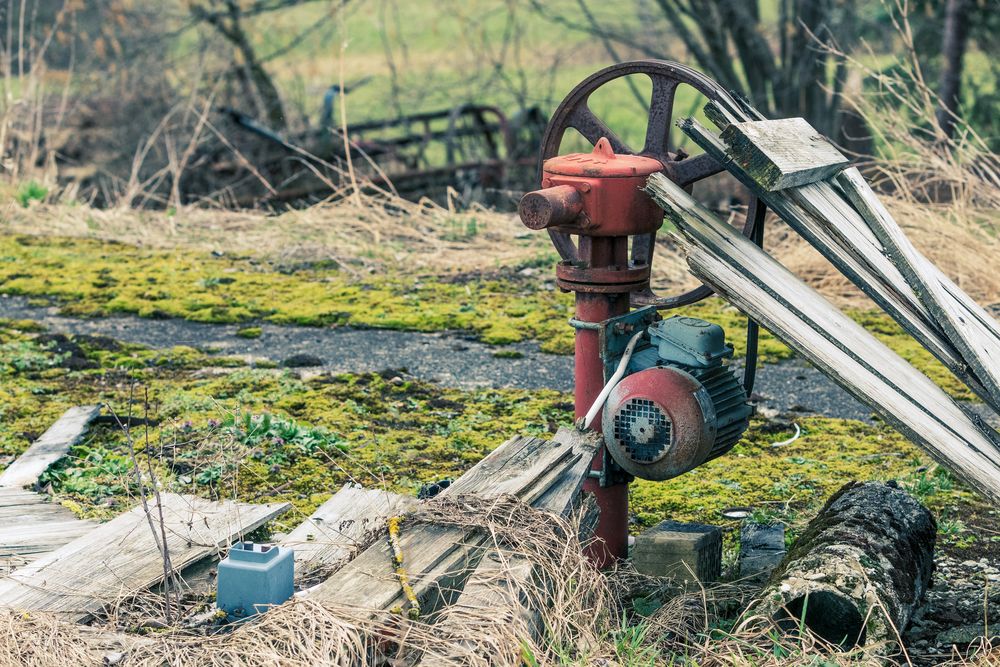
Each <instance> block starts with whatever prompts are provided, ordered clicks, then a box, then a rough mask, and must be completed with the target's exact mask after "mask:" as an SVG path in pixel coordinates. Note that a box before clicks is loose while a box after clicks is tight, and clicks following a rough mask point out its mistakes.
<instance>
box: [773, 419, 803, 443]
mask: <svg viewBox="0 0 1000 667" xmlns="http://www.w3.org/2000/svg"><path fill="white" fill-rule="evenodd" d="M792 426H794V427H795V435H793V436H792V437H790V438H789V439H788V440H782V441H781V442H772V443H771V446H772V447H784V446H785V445H790V444H792V443H793V442H795V441H796V440H798V439H799V436H800V435H802V429H800V428H799V425H798V424H796V423H793V424H792Z"/></svg>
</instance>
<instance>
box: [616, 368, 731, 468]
mask: <svg viewBox="0 0 1000 667" xmlns="http://www.w3.org/2000/svg"><path fill="white" fill-rule="evenodd" d="M601 421H602V426H603V430H604V442H605V445H606V446H607V448H608V452H609V453H610V454H611V456H612V458H614V460H615V461H616V462H617V463H618V465H620V466H621V467H622V468H624V469H625V470H626V471H627V472H629V473H631V474H633V475H635V476H636V477H640V478H642V479H649V480H655V481H661V480H665V479H671V478H673V477H677V476H678V475H680V474H682V473H685V472H687V471H688V470H690V469H692V468H694V467H695V466H697V465H699V464H700V463H702V462H703V461H705V459H707V458H708V456H709V454H710V453H711V452H712V446H713V444H714V443H715V436H716V428H717V426H716V415H715V407H714V405H713V402H712V397H711V396H710V395H709V392H708V390H706V389H705V387H704V386H703V385H702V384H701V382H699V381H698V380H696V379H695V378H694V377H693V376H691V375H690V374H688V373H686V372H684V371H682V370H680V369H678V368H647V369H646V370H642V371H639V372H637V373H633V374H631V375H629V376H627V377H625V378H624V379H623V380H622V381H621V382H619V383H618V384H617V385H616V386H615V388H614V389H612V390H611V393H610V394H609V395H608V400H607V402H606V403H605V404H604V413H603V415H602V420H601Z"/></svg>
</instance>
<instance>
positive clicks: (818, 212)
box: [680, 99, 1000, 411]
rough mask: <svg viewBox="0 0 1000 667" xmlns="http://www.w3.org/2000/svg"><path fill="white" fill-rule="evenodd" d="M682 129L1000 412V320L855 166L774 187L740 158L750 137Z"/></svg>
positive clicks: (689, 126) (727, 106)
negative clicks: (916, 238)
mask: <svg viewBox="0 0 1000 667" xmlns="http://www.w3.org/2000/svg"><path fill="white" fill-rule="evenodd" d="M706 114H707V115H708V116H709V117H710V118H712V119H713V121H714V122H715V123H716V124H717V125H719V126H720V127H721V128H723V134H722V137H723V139H724V138H725V137H726V136H728V135H727V131H728V130H729V128H730V127H731V126H732V125H733V124H737V123H738V124H741V125H754V124H756V123H754V122H748V121H755V120H758V121H759V118H760V115H759V113H758V112H757V111H756V110H754V109H752V108H751V107H749V106H747V105H745V104H742V103H738V102H736V101H734V100H731V99H728V100H727V99H721V100H718V101H717V102H714V103H710V104H709V105H708V106H707V107H706ZM680 126H681V129H682V130H683V131H684V132H685V133H686V134H687V135H688V136H689V137H691V138H692V139H693V140H694V141H695V143H697V144H698V145H699V146H700V147H702V148H703V149H704V150H705V152H706V153H707V154H709V155H711V156H712V157H713V158H715V159H716V160H718V161H719V162H720V163H721V164H723V165H724V166H725V168H726V169H727V170H728V171H729V172H730V173H732V174H733V175H734V176H735V177H736V178H737V179H739V180H740V181H741V182H742V183H743V184H744V185H746V186H747V187H748V188H749V189H750V190H751V191H752V192H753V193H754V194H756V195H757V196H758V197H760V198H761V199H762V200H763V201H764V202H765V203H766V204H767V205H768V207H769V208H771V209H772V210H773V211H774V212H775V213H777V214H778V215H779V216H781V218H782V219H783V220H784V221H785V222H787V223H788V225H789V226H790V227H791V228H792V229H794V230H795V231H797V232H798V233H799V234H800V235H801V236H802V237H803V238H805V239H806V240H807V241H809V242H810V243H811V244H812V245H813V246H814V247H815V248H816V249H817V250H819V252H820V253H822V254H823V255H824V256H825V257H826V258H827V259H829V260H830V262H831V263H832V264H833V265H834V266H835V267H836V268H837V269H838V270H839V271H840V272H841V273H843V274H844V275H845V276H847V277H848V278H849V279H850V280H851V281H852V282H853V283H854V284H855V285H857V286H858V287H859V288H860V289H861V290H862V291H863V292H864V293H865V294H867V295H868V296H869V297H871V299H872V300H873V301H874V302H875V303H876V304H877V305H878V306H879V307H880V308H882V309H883V310H884V311H885V312H886V313H888V314H889V315H891V316H892V318H893V319H895V320H896V322H898V323H899V325H900V326H902V327H903V329H904V330H906V331H907V332H908V333H910V334H911V335H912V336H913V337H914V338H915V339H916V340H917V341H919V342H920V343H921V344H922V345H923V346H924V347H925V348H926V349H927V350H928V351H929V352H931V354H933V355H934V356H935V357H936V358H937V359H938V360H939V361H941V363H943V364H944V365H945V366H946V367H947V368H948V369H949V370H950V371H951V372H952V373H954V374H955V376H956V377H958V378H959V379H961V380H962V381H963V382H965V383H966V384H967V385H968V386H969V388H970V389H972V391H973V392H975V393H976V394H977V395H978V396H979V398H980V399H982V401H983V402H984V403H986V404H987V405H989V406H990V407H991V408H992V409H993V410H994V411H1000V326H998V324H997V322H996V321H995V320H994V319H993V318H992V317H990V315H989V314H988V313H986V311H985V310H984V309H983V308H981V307H980V306H979V305H978V304H976V303H975V301H974V300H973V299H971V298H970V297H969V296H968V295H967V294H965V293H964V292H963V291H962V290H961V289H960V288H958V286H956V285H955V284H954V283H953V282H952V281H951V280H949V279H948V278H947V277H946V276H944V274H943V273H942V272H941V271H940V270H939V269H938V268H937V267H935V266H933V265H932V264H931V263H930V261H929V260H927V259H926V258H925V257H924V256H923V255H921V254H920V253H919V252H918V251H917V250H916V249H915V248H913V246H912V245H911V244H910V243H909V241H908V240H907V239H906V237H905V235H904V234H903V232H902V230H901V229H900V228H899V226H898V225H897V224H896V222H895V221H894V220H893V219H892V217H891V216H890V215H889V213H888V211H886V209H885V208H884V206H882V204H881V202H879V200H878V197H876V196H875V194H874V193H873V192H872V191H871V189H870V188H869V187H868V186H867V184H866V183H864V180H863V179H862V178H861V175H860V174H859V173H857V171H856V170H854V169H848V170H847V171H845V172H843V173H842V174H841V175H840V176H839V177H838V178H837V179H836V181H833V180H832V179H831V180H827V181H820V182H815V183H809V184H807V185H804V186H802V187H794V188H789V189H786V190H781V191H777V192H775V191H770V190H769V189H768V187H767V186H766V184H765V183H761V182H758V181H757V179H756V178H755V175H754V174H753V173H751V172H750V171H748V170H747V169H745V168H744V167H743V166H742V165H743V163H745V162H746V161H747V159H748V155H746V153H747V151H748V150H749V149H748V148H747V147H746V145H745V144H733V145H727V144H724V143H723V141H722V140H720V139H719V137H717V136H716V135H715V134H713V133H712V132H710V131H709V130H707V129H706V128H704V127H703V126H701V125H700V124H699V123H698V122H697V121H695V120H693V119H686V120H684V121H682V122H681V123H680Z"/></svg>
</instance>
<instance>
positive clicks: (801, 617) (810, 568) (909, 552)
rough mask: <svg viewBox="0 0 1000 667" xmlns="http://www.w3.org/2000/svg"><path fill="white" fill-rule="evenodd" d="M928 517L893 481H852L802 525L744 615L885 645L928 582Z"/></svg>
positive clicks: (846, 641) (835, 639)
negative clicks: (801, 528) (758, 595)
mask: <svg viewBox="0 0 1000 667" xmlns="http://www.w3.org/2000/svg"><path fill="white" fill-rule="evenodd" d="M936 534H937V526H936V524H935V521H934V517H933V516H932V515H931V513H930V512H929V511H928V510H927V508H926V507H924V506H923V505H921V504H920V503H919V502H918V501H916V500H914V499H913V498H912V497H911V496H910V495H909V494H907V493H906V492H905V491H903V490H902V489H900V488H899V487H898V486H896V484H895V483H894V482H890V483H888V484H884V483H881V482H867V483H863V484H861V483H857V482H851V483H849V484H847V485H845V486H844V487H843V488H841V489H840V490H839V491H838V492H837V493H835V494H834V495H833V497H832V498H830V500H829V501H828V502H827V504H826V506H825V507H824V508H823V509H822V510H821V511H820V513H819V514H818V515H817V516H816V518H815V519H813V520H812V521H811V522H810V523H809V525H808V526H807V527H806V530H805V532H804V533H803V534H802V536H801V537H800V538H799V539H798V541H797V542H796V544H795V546H794V547H792V549H791V551H789V553H788V556H787V557H786V558H785V560H784V562H783V563H782V566H781V567H780V568H779V569H778V571H777V572H778V573H777V574H776V575H775V576H774V577H772V578H771V581H770V583H769V584H768V585H767V587H765V589H764V592H763V594H762V597H761V599H760V600H758V601H757V602H755V603H754V604H753V605H751V608H750V610H749V611H748V613H750V614H756V615H763V616H766V617H769V618H773V619H774V620H776V621H777V622H778V624H779V626H780V627H782V628H785V629H786V630H788V631H794V630H795V629H797V628H798V627H799V626H800V624H803V623H804V625H805V626H806V627H808V628H809V629H810V630H811V631H812V632H813V633H814V634H816V635H818V636H820V637H822V638H823V639H825V640H827V641H829V642H830V643H832V644H839V645H841V646H843V647H845V648H849V647H853V646H858V645H860V646H864V645H866V644H870V645H873V646H874V647H875V649H874V650H875V651H877V652H885V651H888V649H889V647H890V646H891V643H892V641H893V640H894V639H895V638H896V633H897V632H902V631H903V629H904V628H905V627H906V625H907V623H909V621H910V618H911V617H912V615H913V612H914V611H915V609H916V607H917V605H918V604H919V603H920V601H921V599H922V598H923V595H924V592H925V591H926V590H927V586H928V584H929V582H930V577H931V570H932V569H933V564H934V539H935V536H936Z"/></svg>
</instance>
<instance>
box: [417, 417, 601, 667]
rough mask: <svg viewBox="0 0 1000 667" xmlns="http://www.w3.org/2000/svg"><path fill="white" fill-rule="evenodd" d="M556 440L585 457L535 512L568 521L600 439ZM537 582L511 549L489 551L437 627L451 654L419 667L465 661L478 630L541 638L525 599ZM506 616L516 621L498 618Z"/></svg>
mask: <svg viewBox="0 0 1000 667" xmlns="http://www.w3.org/2000/svg"><path fill="white" fill-rule="evenodd" d="M554 440H556V441H558V442H560V443H562V444H563V445H566V446H569V447H572V448H573V449H574V451H575V452H577V453H579V454H580V456H579V457H577V461H576V463H574V464H573V465H572V466H570V467H569V468H567V469H566V471H565V473H564V474H563V476H562V479H561V480H560V483H558V484H556V485H555V486H553V487H552V489H550V490H549V491H548V492H546V493H545V494H543V495H542V496H541V497H539V499H538V500H537V501H536V502H535V503H534V506H535V507H537V508H538V509H542V510H545V511H548V512H552V513H554V514H557V515H559V516H562V517H567V516H569V515H570V513H572V512H573V510H574V509H576V508H577V506H578V505H579V502H578V501H579V498H580V489H581V488H582V486H583V482H584V480H585V479H586V478H587V472H588V471H589V470H590V466H591V461H592V459H593V456H594V453H595V452H596V451H597V448H598V446H599V445H600V442H601V439H600V436H599V435H598V434H597V433H596V432H595V431H588V432H586V433H581V432H579V431H577V430H575V429H561V430H560V431H559V432H558V433H557V434H556V436H555V438H554ZM533 576H534V568H533V566H532V564H531V563H530V562H529V561H527V560H526V559H524V558H522V557H519V556H518V555H516V554H514V553H512V552H511V551H509V550H507V549H504V548H500V547H496V546H487V548H486V550H485V554H484V556H483V557H482V558H481V559H480V561H479V564H478V565H477V566H476V569H475V570H473V572H472V574H471V575H469V578H468V580H467V581H466V583H465V586H464V588H463V589H462V592H461V594H460V595H459V597H458V599H457V600H456V601H455V603H454V604H452V605H451V606H449V607H448V608H447V609H446V610H445V611H444V612H443V613H442V615H441V617H440V618H439V619H438V621H437V623H435V627H436V628H437V632H438V633H439V634H440V635H442V636H445V637H452V638H453V639H452V641H453V645H452V651H450V652H446V653H444V654H434V655H430V654H428V655H424V657H423V659H422V661H421V663H420V664H421V665H428V666H429V665H432V664H440V663H439V661H440V660H457V659H461V658H462V657H463V656H464V655H465V653H466V652H467V651H468V650H469V646H468V642H466V641H465V637H464V636H463V635H464V634H465V633H467V632H468V630H469V628H470V627H475V626H476V625H477V624H478V625H483V626H490V625H494V626H495V624H497V623H513V624H518V625H520V626H521V629H522V630H523V631H525V632H530V633H534V632H537V630H538V628H537V618H536V616H537V615H536V613H535V612H534V611H533V610H532V609H531V608H530V606H529V605H528V603H527V601H526V599H525V595H524V592H525V591H527V590H529V587H530V586H531V585H532V579H533ZM501 613H502V614H513V616H510V617H504V616H498V614H501ZM480 657H481V658H488V657H489V656H480Z"/></svg>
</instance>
